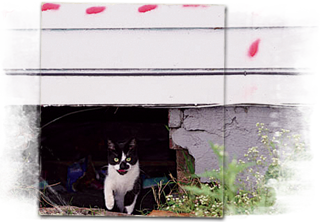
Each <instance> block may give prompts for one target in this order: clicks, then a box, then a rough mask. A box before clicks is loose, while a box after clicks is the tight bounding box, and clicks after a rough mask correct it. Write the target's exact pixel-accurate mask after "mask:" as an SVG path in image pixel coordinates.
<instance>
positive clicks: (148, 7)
mask: <svg viewBox="0 0 320 222" xmlns="http://www.w3.org/2000/svg"><path fill="white" fill-rule="evenodd" d="M157 7H158V5H143V6H141V7H139V8H138V11H139V12H140V13H145V12H149V11H151V10H154V9H156V8H157Z"/></svg>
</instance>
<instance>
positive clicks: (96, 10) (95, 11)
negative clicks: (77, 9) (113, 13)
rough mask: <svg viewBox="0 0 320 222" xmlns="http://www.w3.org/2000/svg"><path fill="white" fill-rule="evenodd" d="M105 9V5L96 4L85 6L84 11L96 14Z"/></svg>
mask: <svg viewBox="0 0 320 222" xmlns="http://www.w3.org/2000/svg"><path fill="white" fill-rule="evenodd" d="M104 10H106V7H104V6H96V7H90V8H87V10H86V13H87V14H98V13H101V12H103V11H104Z"/></svg>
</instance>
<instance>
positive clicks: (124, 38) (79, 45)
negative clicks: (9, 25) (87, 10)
mask: <svg viewBox="0 0 320 222" xmlns="http://www.w3.org/2000/svg"><path fill="white" fill-rule="evenodd" d="M41 38H42V42H41V68H212V67H223V64H224V32H221V31H217V30H211V29H207V30H198V29H192V30H188V29H187V30H185V29H173V30H157V29H155V30H111V31H110V30H102V31H100V30H90V31H66V32H64V31H43V32H42V35H41Z"/></svg>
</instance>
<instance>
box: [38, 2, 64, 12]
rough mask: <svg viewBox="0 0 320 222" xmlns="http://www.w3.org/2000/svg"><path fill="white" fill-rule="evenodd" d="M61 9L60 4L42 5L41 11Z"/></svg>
mask: <svg viewBox="0 0 320 222" xmlns="http://www.w3.org/2000/svg"><path fill="white" fill-rule="evenodd" d="M59 8H60V5H59V4H53V3H45V4H43V5H42V7H41V11H48V10H58V9H59Z"/></svg>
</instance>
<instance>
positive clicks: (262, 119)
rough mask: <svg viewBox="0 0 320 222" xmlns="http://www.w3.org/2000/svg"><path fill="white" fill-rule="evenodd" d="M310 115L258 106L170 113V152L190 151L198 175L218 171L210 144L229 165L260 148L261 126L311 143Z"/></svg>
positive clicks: (301, 109) (306, 110)
mask: <svg viewBox="0 0 320 222" xmlns="http://www.w3.org/2000/svg"><path fill="white" fill-rule="evenodd" d="M310 113H311V109H310V108H308V107H271V106H258V105H256V106H218V107H211V108H193V109H181V110H180V109H171V110H170V112H169V116H170V117H169V119H170V121H169V127H170V128H171V130H170V131H171V132H170V137H171V138H170V139H171V140H172V141H171V148H175V149H177V147H181V148H184V149H187V150H188V151H189V153H190V155H192V156H193V157H194V159H195V173H196V174H198V173H202V172H204V171H205V170H211V169H218V167H219V166H218V160H217V158H216V156H215V155H214V153H213V151H212V149H211V147H210V144H209V142H212V143H214V144H218V145H221V146H224V147H225V151H226V153H228V156H229V161H231V159H232V158H236V159H244V154H245V153H246V152H247V150H248V148H251V147H253V146H261V138H260V137H259V136H258V128H257V126H256V124H257V123H258V122H259V123H264V124H265V127H266V128H268V129H270V132H271V133H273V132H275V131H279V130H281V129H288V130H290V131H292V132H295V133H297V134H301V136H302V141H304V142H306V143H308V134H309V133H308V132H309V130H308V129H309V122H308V116H310ZM178 123H179V124H178ZM173 126H174V127H173ZM267 152H268V151H267V150H264V151H261V153H260V154H263V155H265V156H266V155H267Z"/></svg>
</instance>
